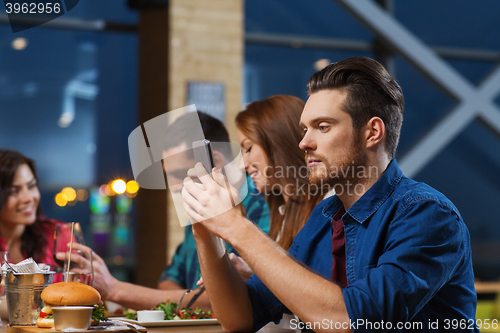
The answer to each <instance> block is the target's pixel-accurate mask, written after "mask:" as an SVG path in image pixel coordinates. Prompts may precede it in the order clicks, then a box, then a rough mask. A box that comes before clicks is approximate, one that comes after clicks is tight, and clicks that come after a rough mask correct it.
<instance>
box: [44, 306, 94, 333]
mask: <svg viewBox="0 0 500 333" xmlns="http://www.w3.org/2000/svg"><path fill="white" fill-rule="evenodd" d="M93 309H94V307H93V306H55V307H52V310H53V312H54V328H55V329H56V331H78V330H86V329H88V328H89V327H90V321H91V320H92V310H93Z"/></svg>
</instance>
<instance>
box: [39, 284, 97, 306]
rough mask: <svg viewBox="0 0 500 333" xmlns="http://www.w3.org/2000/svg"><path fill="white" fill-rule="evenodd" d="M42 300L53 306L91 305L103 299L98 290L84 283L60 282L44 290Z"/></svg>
mask: <svg viewBox="0 0 500 333" xmlns="http://www.w3.org/2000/svg"><path fill="white" fill-rule="evenodd" d="M41 297H42V300H43V301H44V302H45V304H49V305H51V306H68V305H69V306H71V305H72V306H78V305H79V306H91V305H95V304H98V303H99V302H100V301H101V295H100V294H99V292H98V291H97V290H95V289H94V288H92V287H91V286H88V285H86V284H83V283H78V282H58V283H54V284H51V285H50V286H48V287H46V288H45V289H44V290H43V291H42V295H41Z"/></svg>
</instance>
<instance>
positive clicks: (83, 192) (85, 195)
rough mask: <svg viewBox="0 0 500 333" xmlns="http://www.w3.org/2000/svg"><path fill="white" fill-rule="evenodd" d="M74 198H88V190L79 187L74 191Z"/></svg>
mask: <svg viewBox="0 0 500 333" xmlns="http://www.w3.org/2000/svg"><path fill="white" fill-rule="evenodd" d="M76 198H77V199H78V201H86V200H87V199H88V198H89V192H88V191H87V190H85V189H79V190H78V191H76Z"/></svg>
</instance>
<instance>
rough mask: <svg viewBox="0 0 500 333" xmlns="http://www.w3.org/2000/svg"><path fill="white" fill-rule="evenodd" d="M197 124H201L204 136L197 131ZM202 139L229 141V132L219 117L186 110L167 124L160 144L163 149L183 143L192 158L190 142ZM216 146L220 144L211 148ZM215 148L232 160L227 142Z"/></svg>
mask: <svg viewBox="0 0 500 333" xmlns="http://www.w3.org/2000/svg"><path fill="white" fill-rule="evenodd" d="M198 119H199V120H198ZM198 124H200V125H201V129H202V130H203V135H204V137H203V136H202V133H199V128H200V127H199V125H198ZM203 139H207V140H210V141H211V142H212V143H219V142H228V143H229V134H228V133H227V130H226V127H225V126H224V124H223V123H222V122H221V121H220V120H219V119H217V118H214V117H212V116H210V115H208V114H206V113H204V112H201V111H197V112H188V113H186V114H185V115H183V116H181V117H179V118H177V119H176V120H175V121H174V122H173V123H172V124H170V125H169V126H168V128H167V130H166V131H165V135H164V136H163V139H162V146H163V150H164V151H165V150H168V149H170V148H174V147H178V146H180V145H181V144H183V143H185V144H186V147H187V148H188V150H187V151H186V153H187V154H188V156H189V157H190V158H194V155H193V151H192V150H191V144H192V142H193V141H196V140H203ZM217 147H221V145H217V146H216V147H213V148H214V149H217ZM225 148H226V149H225ZM217 150H222V151H221V153H222V154H223V155H224V156H225V157H226V158H228V159H229V158H231V159H230V160H232V154H231V152H230V146H229V144H227V145H222V148H219V149H217Z"/></svg>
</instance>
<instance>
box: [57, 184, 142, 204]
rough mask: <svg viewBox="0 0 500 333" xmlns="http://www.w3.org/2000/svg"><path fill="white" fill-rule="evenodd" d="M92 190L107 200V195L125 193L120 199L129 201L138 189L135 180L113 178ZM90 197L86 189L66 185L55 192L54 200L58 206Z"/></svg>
mask: <svg viewBox="0 0 500 333" xmlns="http://www.w3.org/2000/svg"><path fill="white" fill-rule="evenodd" d="M93 191H94V192H95V193H94V196H96V195H99V196H101V197H103V198H104V197H106V198H107V200H109V197H112V196H115V195H117V194H126V196H125V197H124V198H121V199H122V200H121V201H123V202H129V201H127V200H130V199H128V198H134V197H135V196H136V195H137V191H139V184H138V183H137V182H136V181H135V180H130V181H128V182H125V181H124V180H122V179H115V180H112V181H110V182H109V183H108V184H102V185H101V186H100V187H95V188H94V189H93ZM90 197H91V195H90V194H89V191H87V190H86V189H83V188H82V189H79V190H75V189H74V188H72V187H69V186H68V187H65V188H63V189H62V190H61V192H59V193H57V195H56V196H55V198H54V201H55V203H56V204H57V205H58V206H60V207H64V206H74V205H76V203H77V202H78V201H87V200H89V198H90ZM117 200H118V199H117ZM94 201H95V200H94ZM130 203H131V202H130ZM130 203H129V204H130ZM91 205H92V203H91Z"/></svg>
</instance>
